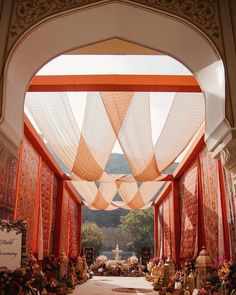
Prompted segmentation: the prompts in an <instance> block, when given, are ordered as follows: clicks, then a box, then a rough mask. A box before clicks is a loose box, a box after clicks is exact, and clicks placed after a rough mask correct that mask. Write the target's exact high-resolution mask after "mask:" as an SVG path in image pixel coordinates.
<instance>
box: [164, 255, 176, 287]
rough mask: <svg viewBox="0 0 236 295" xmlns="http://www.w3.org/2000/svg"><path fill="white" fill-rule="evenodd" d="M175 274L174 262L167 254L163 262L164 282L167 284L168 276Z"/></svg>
mask: <svg viewBox="0 0 236 295" xmlns="http://www.w3.org/2000/svg"><path fill="white" fill-rule="evenodd" d="M174 274H175V262H174V260H173V258H172V257H171V256H170V255H169V256H168V257H167V259H166V261H165V263H164V284H165V285H166V286H167V285H168V283H169V281H170V277H171V276H172V275H174Z"/></svg>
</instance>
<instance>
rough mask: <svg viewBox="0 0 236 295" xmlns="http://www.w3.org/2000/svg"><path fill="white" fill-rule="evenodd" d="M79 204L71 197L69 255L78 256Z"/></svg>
mask: <svg viewBox="0 0 236 295" xmlns="http://www.w3.org/2000/svg"><path fill="white" fill-rule="evenodd" d="M78 217H79V216H78V205H77V204H76V202H75V201H74V200H73V199H72V198H69V255H70V256H77V252H78Z"/></svg>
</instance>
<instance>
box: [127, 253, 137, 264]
mask: <svg viewBox="0 0 236 295" xmlns="http://www.w3.org/2000/svg"><path fill="white" fill-rule="evenodd" d="M128 261H129V262H130V263H132V264H133V263H138V257H137V256H135V255H133V256H130V257H129V258H128Z"/></svg>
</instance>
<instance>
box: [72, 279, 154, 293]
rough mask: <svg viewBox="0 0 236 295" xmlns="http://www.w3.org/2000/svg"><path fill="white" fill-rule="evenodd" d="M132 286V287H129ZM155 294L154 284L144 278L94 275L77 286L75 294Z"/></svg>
mask: <svg viewBox="0 0 236 295" xmlns="http://www.w3.org/2000/svg"><path fill="white" fill-rule="evenodd" d="M128 288H130V289H128ZM125 294H140V295H141V294H147V295H149V294H150V295H154V294H157V292H155V291H153V289H152V285H151V283H149V282H146V281H145V280H144V278H131V277H94V278H92V279H91V280H88V282H86V283H84V284H82V285H79V286H77V287H76V288H75V290H74V292H73V295H125Z"/></svg>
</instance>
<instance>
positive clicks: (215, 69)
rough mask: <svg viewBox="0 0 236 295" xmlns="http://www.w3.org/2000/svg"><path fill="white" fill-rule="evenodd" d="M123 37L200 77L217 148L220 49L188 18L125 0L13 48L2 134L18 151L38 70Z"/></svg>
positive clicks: (60, 21)
mask: <svg viewBox="0 0 236 295" xmlns="http://www.w3.org/2000/svg"><path fill="white" fill-rule="evenodd" d="M111 38H120V39H124V40H127V41H129V42H133V43H136V44H140V45H142V46H144V47H149V48H152V49H154V50H158V51H163V52H165V53H167V54H169V55H171V56H173V57H176V58H177V59H178V60H180V61H181V62H182V63H183V64H184V65H185V66H187V67H188V68H189V69H190V70H191V71H192V73H193V74H194V75H195V77H196V79H197V81H198V83H199V85H200V87H201V89H202V91H203V93H204V95H205V101H206V134H205V140H206V143H207V145H208V148H209V149H210V150H214V149H215V148H216V147H217V145H218V144H219V141H220V140H221V139H222V138H223V137H225V134H227V130H228V128H229V125H228V124H227V121H226V119H225V74H224V66H223V62H222V60H221V58H220V55H219V54H218V53H217V50H216V49H215V48H214V46H213V44H212V43H211V42H210V40H208V39H207V37H206V36H205V35H203V33H201V32H199V30H197V29H196V28H194V27H193V26H192V25H190V24H188V23H187V22H186V21H183V20H180V19H179V18H177V17H173V16H170V15H167V14H165V13H162V12H160V11H156V12H154V11H149V10H147V9H143V8H140V7H138V6H134V5H130V4H125V3H107V4H101V5H100V6H97V5H96V6H94V7H90V8H87V9H81V10H80V9H78V10H74V11H70V12H67V13H64V14H63V15H62V14H61V15H58V16H54V17H53V18H50V19H48V20H45V21H43V22H41V23H40V24H38V25H37V26H35V27H34V28H33V29H31V30H30V31H29V32H27V33H26V34H25V35H24V36H23V37H22V38H21V39H20V40H19V41H18V42H17V44H16V46H15V47H14V48H13V50H12V52H11V54H10V55H9V58H8V61H7V63H6V67H5V71H4V80H3V98H4V100H3V116H2V120H1V123H0V132H1V133H2V134H3V135H4V136H5V137H7V138H8V140H9V142H11V144H12V146H14V147H15V150H17V148H18V146H19V144H20V142H21V139H22V137H23V112H24V97H25V93H26V91H27V88H28V85H29V83H30V81H31V79H32V77H33V76H34V75H35V73H36V72H37V71H38V70H39V69H40V68H41V67H42V66H43V65H44V64H45V63H47V62H48V61H50V60H51V59H53V58H54V57H56V56H58V55H60V54H62V53H64V52H66V51H69V50H72V49H75V48H78V47H83V46H86V45H88V44H91V43H96V42H100V41H103V40H107V39H111Z"/></svg>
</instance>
